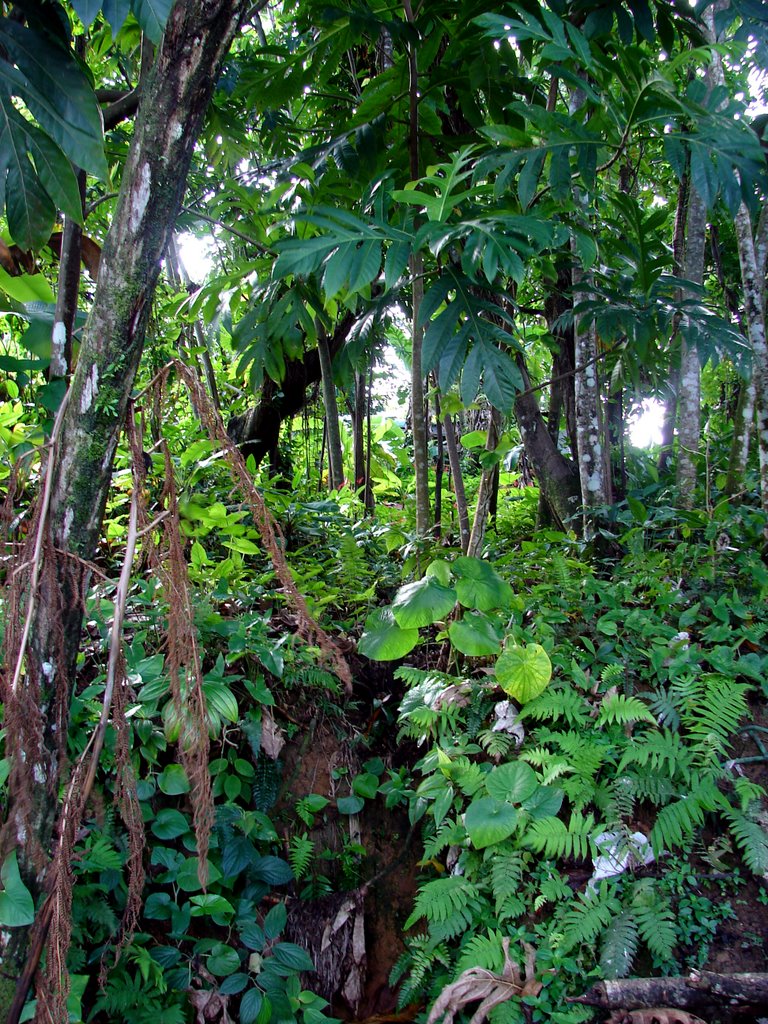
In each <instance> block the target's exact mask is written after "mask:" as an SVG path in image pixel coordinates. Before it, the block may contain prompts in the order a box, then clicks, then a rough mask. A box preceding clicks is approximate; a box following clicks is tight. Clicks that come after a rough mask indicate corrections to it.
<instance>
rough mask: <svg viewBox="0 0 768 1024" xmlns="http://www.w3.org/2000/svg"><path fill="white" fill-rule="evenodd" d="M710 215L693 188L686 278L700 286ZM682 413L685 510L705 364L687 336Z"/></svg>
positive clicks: (690, 498)
mask: <svg viewBox="0 0 768 1024" xmlns="http://www.w3.org/2000/svg"><path fill="white" fill-rule="evenodd" d="M706 212H707V211H706V208H705V206H704V201H703V199H702V198H701V196H700V195H699V193H698V192H697V191H696V189H695V188H693V187H691V190H690V193H689V195H688V213H687V216H686V219H685V258H684V261H683V277H684V278H685V279H686V280H688V281H691V282H693V284H697V285H701V283H702V281H703V280H704V249H705V241H706V232H707V219H706ZM686 294H687V297H688V299H689V300H690V301H694V299H695V293H693V292H691V291H687V293H686ZM687 319H688V317H687V316H684V317H683V320H684V321H685V320H687ZM678 413H679V420H678V444H679V452H678V458H677V486H678V489H679V491H680V502H681V504H682V505H683V507H684V508H691V507H692V506H693V502H694V500H695V490H696V457H697V456H698V453H699V442H700V439H701V363H700V361H699V353H698V350H697V348H696V345H695V343H692V340H691V339H689V338H686V336H685V333H683V335H682V337H681V343H680V395H679V397H678Z"/></svg>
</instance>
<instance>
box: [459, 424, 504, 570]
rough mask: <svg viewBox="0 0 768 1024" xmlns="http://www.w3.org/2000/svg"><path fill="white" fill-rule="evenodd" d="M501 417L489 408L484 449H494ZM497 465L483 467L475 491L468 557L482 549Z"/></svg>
mask: <svg viewBox="0 0 768 1024" xmlns="http://www.w3.org/2000/svg"><path fill="white" fill-rule="evenodd" d="M501 423H502V417H501V413H500V412H499V410H498V409H491V420H490V423H489V424H488V434H487V437H486V440H485V450H486V451H487V452H492V451H495V449H496V447H497V446H498V443H499V438H500V437H501ZM497 469H498V466H491V467H489V468H488V469H484V470H483V472H482V474H481V476H480V486H479V488H478V491H477V505H476V506H475V518H474V520H473V522H472V533H471V534H470V538H469V547H468V549H467V554H468V555H469V556H470V557H475V558H479V557H480V554H481V552H482V550H483V541H484V540H485V527H486V524H487V522H488V514H489V512H490V508H491V499H492V498H493V481H494V478H495V477H496V471H497Z"/></svg>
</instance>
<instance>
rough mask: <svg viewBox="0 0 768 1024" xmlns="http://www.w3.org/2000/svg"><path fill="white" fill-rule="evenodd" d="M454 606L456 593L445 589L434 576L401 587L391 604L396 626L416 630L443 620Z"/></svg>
mask: <svg viewBox="0 0 768 1024" xmlns="http://www.w3.org/2000/svg"><path fill="white" fill-rule="evenodd" d="M455 604H456V591H455V590H454V589H453V587H445V586H443V585H442V583H439V582H438V580H437V579H436V578H435V577H434V576H425V577H424V578H423V579H420V580H416V582H415V583H408V584H407V585H406V586H404V587H401V588H400V589H399V590H398V592H397V594H396V595H395V599H394V601H393V602H392V612H393V614H394V616H395V621H396V622H397V624H398V626H401V627H402V628H403V629H418V628H419V627H420V626H431V625H432V623H433V622H437V621H439V620H440V619H444V618H445V616H446V615H447V614H448V613H449V612H450V611H452V610H453V608H454V606H455Z"/></svg>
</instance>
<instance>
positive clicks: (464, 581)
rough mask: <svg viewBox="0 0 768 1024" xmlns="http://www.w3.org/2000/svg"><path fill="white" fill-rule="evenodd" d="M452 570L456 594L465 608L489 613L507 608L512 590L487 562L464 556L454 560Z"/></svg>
mask: <svg viewBox="0 0 768 1024" xmlns="http://www.w3.org/2000/svg"><path fill="white" fill-rule="evenodd" d="M452 568H453V574H454V576H455V577H456V593H457V594H458V596H459V602H460V603H461V604H462V605H463V606H464V607H465V608H477V610H478V611H481V612H490V611H493V610H494V609H496V608H508V607H509V606H510V604H511V603H512V597H513V595H512V588H511V587H510V585H509V584H508V583H507V582H506V581H505V580H503V579H502V578H501V576H499V574H498V573H497V572H496V570H495V569H494V568H493V566H491V565H489V564H488V562H484V561H482V560H481V559H480V558H470V557H468V556H466V555H464V556H462V557H460V558H457V559H456V561H455V562H454V563H453V564H452Z"/></svg>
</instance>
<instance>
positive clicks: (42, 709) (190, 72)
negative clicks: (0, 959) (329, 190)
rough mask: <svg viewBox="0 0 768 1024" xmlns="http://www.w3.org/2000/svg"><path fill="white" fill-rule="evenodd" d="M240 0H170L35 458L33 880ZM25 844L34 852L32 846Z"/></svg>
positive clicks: (19, 812)
mask: <svg viewBox="0 0 768 1024" xmlns="http://www.w3.org/2000/svg"><path fill="white" fill-rule="evenodd" d="M245 6H246V5H245V3H244V0H221V2H219V3H217V4H212V3H210V2H209V0H184V2H181V0H179V2H177V3H176V4H175V5H174V7H173V8H172V10H171V12H170V15H169V18H168V24H167V26H166V30H165V34H164V37H163V43H162V47H161V49H160V52H159V54H158V57H157V61H156V63H155V67H154V70H153V72H152V75H151V78H150V82H149V84H148V87H147V91H146V93H145V95H144V98H143V100H142V103H141V108H140V111H139V114H138V117H137V121H136V125H135V129H134V133H133V141H132V144H131V149H130V152H129V155H128V159H127V162H126V166H125V170H124V172H123V178H122V183H121V187H120V193H119V197H118V201H117V208H116V210H115V215H114V220H113V223H112V226H111V228H110V230H109V233H108V235H107V240H106V243H105V246H104V250H103V258H102V260H101V264H100V269H99V275H98V281H97V284H96V292H95V297H94V302H93V308H92V310H91V314H90V316H89V319H88V325H87V329H86V332H85V338H84V341H83V345H82V348H81V351H80V356H79V359H78V362H77V367H76V369H75V372H74V375H73V378H72V384H71V388H70V391H69V394H68V396H67V401H66V406H65V408H64V409H63V411H62V418H61V421H60V437H59V443H58V444H57V446H56V447H55V449H54V451H53V453H52V456H51V459H50V462H49V465H48V467H47V476H48V484H49V486H50V492H49V493H50V500H49V506H48V508H49V515H48V520H47V523H42V524H41V529H43V530H45V529H46V528H47V530H48V536H49V541H48V543H47V544H46V546H45V550H44V557H45V558H46V559H47V560H48V561H47V562H46V565H45V566H44V570H43V572H42V573H41V586H40V589H39V592H38V593H37V594H36V595H32V596H33V598H35V599H36V605H35V615H34V621H33V628H32V630H31V634H30V635H31V642H30V645H29V649H28V650H27V652H26V673H25V675H24V676H23V677H20V678H18V679H16V680H14V682H15V684H16V685H14V686H13V688H12V692H10V693H6V694H5V697H6V703H5V711H6V716H7V720H8V718H10V717H12V716H13V715H14V714H15V715H17V716H18V715H20V714H21V715H24V714H25V713H28V714H31V715H32V716H33V717H34V718H35V719H36V721H34V722H32V723H31V725H30V726H29V727H28V728H27V729H25V735H24V737H22V742H23V740H24V739H25V738H28V737H29V734H30V729H31V730H33V732H34V731H35V730H37V735H38V736H39V737H40V739H39V742H36V743H35V744H34V745H33V746H32V747H31V748H27V749H25V751H24V753H23V754H22V751H21V750H20V749H19V748H18V746H17V747H16V749H14V750H12V752H11V753H12V760H13V771H12V781H11V791H12V793H13V794H14V795H15V796H16V797H18V796H19V794H21V796H22V799H15V800H14V802H13V803H12V805H11V807H10V809H9V815H8V825H9V827H10V831H11V833H12V835H13V836H15V837H18V839H19V840H21V839H22V838H23V839H24V840H26V842H25V843H24V845H22V846H21V848H20V860H21V861H22V862H23V863H24V865H25V874H26V875H27V878H28V879H30V880H31V881H33V882H36V883H37V884H36V886H35V887H36V888H37V890H38V892H39V891H40V888H41V886H42V883H43V880H44V876H45V863H44V860H45V858H46V857H47V854H48V850H49V847H50V842H51V838H52V835H53V827H54V820H55V816H56V809H57V798H58V791H59V783H60V772H61V755H62V753H63V750H64V748H65V744H66V727H67V709H68V701H69V695H70V691H71V682H72V679H73V675H74V670H75V664H76V658H77V652H78V648H79V645H80V629H81V624H82V617H83V610H84V609H83V595H84V593H85V592H86V590H87V584H88V580H89V576H90V572H89V567H88V566H89V563H90V560H91V559H92V558H93V555H94V552H95V550H96V545H97V543H98V540H99V535H100V531H101V523H102V518H103V514H104V508H105V504H106V500H107V494H108V491H109V487H110V483H111V473H112V462H113V458H114V454H115V449H116V448H117V442H118V437H119V434H120V431H121V429H122V427H123V424H124V421H125V416H126V410H127V406H128V400H129V396H130V392H131V388H132V386H133V381H134V377H135V375H136V370H137V367H138V364H139V359H140V357H141V352H142V349H143V345H144V336H145V331H146V326H147V321H148V318H149V313H150V308H151V304H152V298H153V295H154V291H155V286H156V284H157V279H158V275H159V273H160V265H161V260H162V257H163V253H164V252H165V248H166V245H167V243H168V239H169V236H170V232H171V231H172V230H173V226H174V222H175V219H176V216H177V214H178V211H179V207H180V205H181V200H182V196H183V191H184V187H185V183H186V178H187V173H188V170H189V165H190V161H191V159H192V153H193V149H194V145H195V141H196V139H197V136H198V133H199V130H200V127H201V124H202V120H203V116H204V114H205V111H206V108H207V106H208V103H209V101H210V98H211V95H212V93H213V88H214V85H215V82H216V80H217V77H218V74H219V71H220V68H221V64H222V61H223V59H224V57H225V56H226V54H227V52H228V50H229V47H230V44H231V42H232V39H233V37H234V34H235V32H236V31H237V28H238V25H239V23H240V19H241V16H242V13H243V10H244V8H245ZM20 654H21V652H20ZM10 731H11V730H10V729H9V733H10ZM10 739H11V746H14V742H13V739H12V738H10ZM30 787H31V792H32V793H33V794H34V802H35V805H34V807H33V808H32V811H31V812H28V809H27V808H25V806H24V803H25V801H24V799H23V797H24V796H25V795H27V796H28V795H29V793H30ZM32 830H34V835H32ZM34 847H36V848H37V851H38V853H40V852H42V855H43V856H42V858H41V857H39V856H38V857H37V858H35V857H34V856H33V854H32V851H33V848H34ZM3 942H4V944H6V943H7V936H5V935H4V936H3ZM4 952H5V951H4ZM15 954H16V961H17V962H16V963H15V964H14V963H12V962H11V963H9V962H8V960H7V959H4V963H3V971H4V973H5V975H6V976H8V975H11V976H13V975H14V969H16V972H17V973H18V970H17V969H18V967H19V966H20V964H19V958H21V959H23V957H24V949H23V944H22V943H18V944H17V947H16V950H15Z"/></svg>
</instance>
